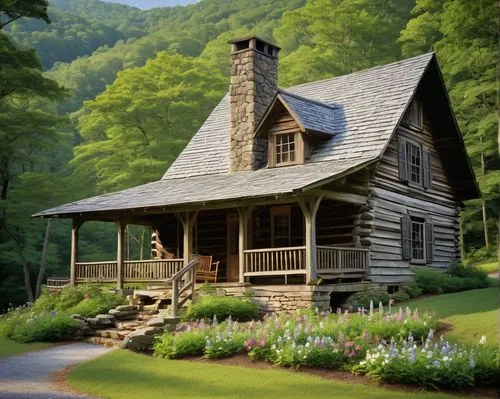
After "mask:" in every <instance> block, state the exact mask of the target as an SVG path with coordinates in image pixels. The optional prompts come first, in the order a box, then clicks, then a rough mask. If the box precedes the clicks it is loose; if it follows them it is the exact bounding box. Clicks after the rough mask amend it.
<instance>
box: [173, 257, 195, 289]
mask: <svg viewBox="0 0 500 399" xmlns="http://www.w3.org/2000/svg"><path fill="white" fill-rule="evenodd" d="M197 264H198V258H194V259H193V260H191V262H189V263H188V264H187V265H186V266H184V267H183V268H182V269H181V270H179V271H178V272H177V273H175V274H174V275H173V276H172V277H170V278H169V279H168V280H167V283H171V282H173V281H174V280H179V279H180V278H181V277H182V276H184V275H185V274H186V273H187V272H188V271H190V270H191V269H193V268H194V267H195V266H196V265H197Z"/></svg>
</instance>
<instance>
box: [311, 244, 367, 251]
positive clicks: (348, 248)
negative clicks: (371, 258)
mask: <svg viewBox="0 0 500 399" xmlns="http://www.w3.org/2000/svg"><path fill="white" fill-rule="evenodd" d="M316 248H317V249H341V250H349V251H355V252H370V249H369V248H355V247H330V246H328V245H316Z"/></svg>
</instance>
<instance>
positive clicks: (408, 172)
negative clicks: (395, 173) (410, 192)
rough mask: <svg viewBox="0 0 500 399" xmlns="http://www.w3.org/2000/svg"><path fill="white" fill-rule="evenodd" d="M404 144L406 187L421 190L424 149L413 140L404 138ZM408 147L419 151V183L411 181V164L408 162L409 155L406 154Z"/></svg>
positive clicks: (422, 184)
mask: <svg viewBox="0 0 500 399" xmlns="http://www.w3.org/2000/svg"><path fill="white" fill-rule="evenodd" d="M404 143H405V160H406V173H407V179H408V185H409V186H411V187H419V188H423V187H424V148H423V146H422V144H420V143H418V142H416V141H414V140H410V139H406V138H405V139H404ZM408 145H410V146H414V147H417V148H418V150H419V151H420V166H419V180H420V181H419V183H416V182H414V181H413V180H412V179H411V166H412V164H411V160H410V156H409V155H411V154H410V153H409V152H408Z"/></svg>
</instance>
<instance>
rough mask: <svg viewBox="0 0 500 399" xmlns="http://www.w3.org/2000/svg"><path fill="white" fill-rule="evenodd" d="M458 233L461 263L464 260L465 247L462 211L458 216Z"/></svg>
mask: <svg viewBox="0 0 500 399" xmlns="http://www.w3.org/2000/svg"><path fill="white" fill-rule="evenodd" d="M459 223H460V224H459V234H460V260H461V262H462V264H463V262H464V261H465V248H464V227H463V212H460V216H459Z"/></svg>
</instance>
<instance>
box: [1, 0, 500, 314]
mask: <svg viewBox="0 0 500 399" xmlns="http://www.w3.org/2000/svg"><path fill="white" fill-rule="evenodd" d="M11 3H12V4H13V3H14V2H11V1H7V2H6V3H5V4H6V6H4V3H3V2H2V3H1V5H0V26H2V27H1V28H0V63H1V64H2V65H5V66H6V68H3V69H0V143H1V149H0V180H1V187H2V196H1V200H0V212H1V213H0V228H1V231H0V310H1V309H2V308H3V307H5V305H6V304H7V302H6V301H5V299H6V298H9V300H10V301H11V302H14V303H22V302H23V301H25V300H26V295H27V294H26V292H27V291H26V289H25V285H29V286H34V285H35V280H36V277H37V273H38V269H39V267H40V263H41V253H42V247H43V242H44V236H45V231H46V221H42V220H38V219H30V218H29V216H30V214H32V213H34V212H35V211H37V210H40V209H43V208H45V207H49V206H52V205H57V204H60V203H63V202H66V201H70V200H76V199H79V198H83V197H86V196H89V195H94V194H100V193H103V192H109V191H113V190H117V189H122V188H126V187H130V186H134V185H137V184H141V183H145V182H148V181H152V180H156V179H158V178H160V177H161V175H162V173H163V172H164V171H165V170H166V169H167V167H168V166H169V165H170V164H171V163H172V161H173V160H174V159H175V157H176V156H177V155H178V154H179V153H180V151H181V150H182V149H183V148H184V146H185V145H186V143H187V142H188V140H189V139H190V137H191V136H192V135H193V134H194V133H195V132H196V130H197V129H198V127H199V126H200V125H201V124H202V122H203V121H204V119H205V118H206V117H207V115H208V114H209V113H210V111H211V109H212V108H213V107H214V106H215V104H217V102H218V101H219V100H220V99H221V98H222V96H223V95H224V93H225V91H226V90H227V87H228V76H229V75H228V56H229V46H228V45H227V40H229V39H231V38H234V37H237V36H241V35H247V34H249V33H255V34H257V35H259V36H262V37H264V38H266V39H269V40H271V41H273V42H276V43H277V44H278V45H279V46H281V47H282V52H281V56H280V85H281V86H283V87H286V86H289V85H293V84H298V83H303V82H308V81H312V80H316V79H322V78H325V77H331V76H336V75H341V74H345V73H349V72H353V71H356V70H360V69H363V68H367V67H370V66H374V65H378V64H383V63H388V62H392V61H395V60H398V59H401V58H405V57H409V56H413V55H417V54H420V53H424V52H428V51H436V52H437V54H438V60H439V62H440V65H441V67H442V70H443V74H444V77H445V80H446V82H447V86H448V89H449V94H450V98H451V100H452V102H453V105H454V109H455V111H456V115H457V119H458V123H459V125H460V127H461V130H462V133H463V135H464V138H465V141H466V143H467V146H468V151H469V154H470V155H471V159H472V162H473V166H474V168H475V170H476V174H477V176H478V180H479V182H480V185H481V190H482V192H483V194H484V198H483V199H482V200H476V201H471V202H470V203H469V204H467V206H466V208H465V211H464V212H463V220H462V222H463V223H462V225H463V232H464V249H465V251H466V258H467V259H470V260H480V259H482V258H485V259H486V258H492V257H494V256H495V248H496V240H497V234H498V228H497V223H498V213H499V210H500V173H499V171H498V170H499V167H500V165H499V160H498V138H497V132H498V123H497V111H496V72H495V68H496V64H497V61H498V60H497V31H498V20H497V19H496V14H497V9H496V3H495V1H494V0H475V1H470V0H334V1H332V0H273V1H272V0H234V1H230V0H201V1H200V2H199V3H197V4H192V5H188V6H185V7H181V6H178V7H173V8H157V9H152V10H139V9H137V8H133V7H128V6H124V5H120V4H114V3H105V2H102V1H99V0H50V6H49V9H48V18H49V19H50V21H51V23H50V24H47V23H46V21H45V20H44V19H46V18H44V17H43V15H41V14H40V13H39V14H36V13H32V14H27V17H23V18H19V19H15V20H14V21H12V22H9V21H10V20H11V19H12V12H13V11H12V10H11V9H9V8H8V5H9V4H11ZM33 3H39V4H43V3H44V0H34V1H33ZM30 48H32V49H34V50H35V52H36V54H37V56H38V57H39V59H40V63H38V62H37V61H36V59H35V58H33V52H31V51H30V50H29V49H30ZM3 60H8V62H6V63H5V64H4V63H3ZM21 67H22V68H21ZM42 70H43V71H44V72H43V76H42V75H41V72H42ZM14 74H16V75H15V76H16V79H17V80H16V84H17V85H18V86H19V88H16V89H15V90H14V91H12V90H11V89H10V88H8V87H7V86H8V85H7V86H5V87H4V83H3V82H8V81H12V76H14ZM33 74H34V75H33ZM35 75H36V76H37V79H39V80H38V81H36V82H39V83H40V82H43V84H39V85H38V86H37V85H36V84H35V86H33V82H32V81H31V80H30V79H31V78H32V77H33V76H35ZM30 85H31V86H30ZM58 85H59V86H63V87H65V88H66V90H63V89H61V88H59V87H58ZM113 231H114V226H112V225H111V224H110V225H99V224H97V223H96V224H89V226H85V225H84V228H83V229H82V232H81V238H80V239H81V246H80V254H81V256H82V257H83V258H85V259H86V260H94V259H106V258H111V257H113V256H114V253H113V252H114V245H115V237H114V234H113ZM69 238H70V234H69V224H68V223H67V221H55V222H52V225H51V226H50V239H49V243H50V244H49V251H48V258H47V271H46V273H48V274H51V275H57V274H60V275H65V274H67V270H68V258H69V256H68V251H69ZM131 245H132V244H131ZM28 279H30V280H31V281H30V282H28Z"/></svg>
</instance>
